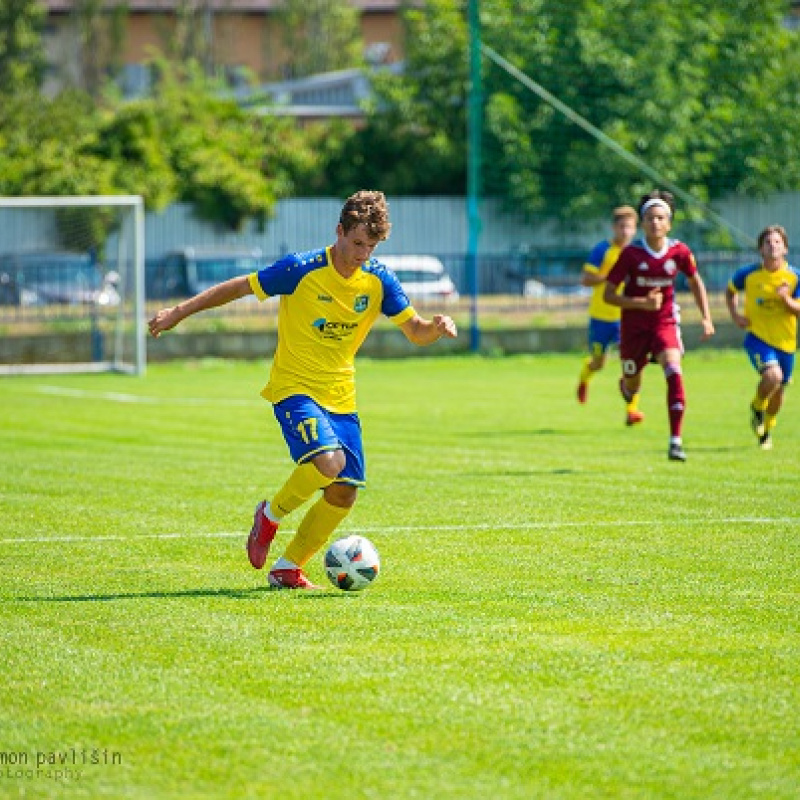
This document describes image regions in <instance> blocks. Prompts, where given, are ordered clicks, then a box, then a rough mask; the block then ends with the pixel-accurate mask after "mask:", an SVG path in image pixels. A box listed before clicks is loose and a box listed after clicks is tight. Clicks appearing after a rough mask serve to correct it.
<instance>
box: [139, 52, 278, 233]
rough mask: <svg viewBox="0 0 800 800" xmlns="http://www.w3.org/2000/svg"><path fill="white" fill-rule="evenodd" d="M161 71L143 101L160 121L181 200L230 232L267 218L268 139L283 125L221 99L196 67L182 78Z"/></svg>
mask: <svg viewBox="0 0 800 800" xmlns="http://www.w3.org/2000/svg"><path fill="white" fill-rule="evenodd" d="M161 72H162V78H161V82H160V84H159V87H158V90H157V93H156V96H155V97H154V98H153V99H152V100H149V101H144V102H145V103H146V104H148V105H150V106H151V108H152V111H153V113H154V114H155V115H156V116H157V118H158V120H159V126H160V130H159V134H160V136H161V137H162V140H163V142H164V146H165V147H166V148H167V151H168V158H169V162H170V165H171V168H172V171H173V173H174V175H175V180H176V184H177V193H178V197H179V199H181V200H185V201H188V202H192V203H194V204H195V207H196V210H197V213H198V215H199V216H200V217H202V218H204V219H208V220H211V221H217V222H219V223H221V224H222V225H224V226H225V227H227V228H230V229H234V230H235V229H238V228H239V227H240V226H241V225H242V223H243V222H244V221H245V219H247V218H248V217H255V218H259V219H265V218H267V217H268V216H269V215H271V213H272V210H273V208H274V204H275V199H276V194H277V192H276V182H275V181H270V180H268V179H267V177H266V176H265V175H264V174H263V173H262V171H261V166H262V163H263V160H264V155H265V153H264V151H265V144H266V137H267V134H268V130H269V128H270V127H271V126H272V125H275V126H280V125H281V124H284V123H281V122H280V121H273V120H266V119H265V118H258V117H254V116H252V115H250V114H248V113H246V112H245V111H243V110H242V109H240V108H239V106H237V105H236V103H235V102H234V101H233V100H226V99H221V98H220V97H219V96H218V95H217V94H216V93H215V92H214V86H213V84H210V83H209V82H208V81H207V80H206V79H205V78H204V77H203V75H202V73H201V71H200V70H199V67H195V68H194V69H191V70H189V71H187V72H186V73H185V74H184V75H183V76H181V75H179V74H178V73H176V72H174V71H169V70H168V69H167V68H165V67H163V66H162V71H161Z"/></svg>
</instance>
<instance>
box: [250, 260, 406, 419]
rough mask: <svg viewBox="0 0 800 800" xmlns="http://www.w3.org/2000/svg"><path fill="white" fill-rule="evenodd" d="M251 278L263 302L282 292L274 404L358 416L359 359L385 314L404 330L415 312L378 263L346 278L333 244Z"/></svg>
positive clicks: (271, 391)
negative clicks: (296, 398) (297, 399)
mask: <svg viewBox="0 0 800 800" xmlns="http://www.w3.org/2000/svg"><path fill="white" fill-rule="evenodd" d="M249 280H250V286H251V287H252V289H253V292H254V293H255V295H256V297H257V298H258V299H259V300H266V299H267V298H268V297H274V296H278V295H280V310H279V312H278V347H277V349H276V350H275V358H274V360H273V362H272V371H271V372H270V377H269V383H268V384H267V385H266V387H265V388H264V390H263V391H262V392H261V394H262V396H263V397H265V398H266V399H267V400H269V401H270V402H271V403H279V402H280V401H281V400H284V399H286V398H287V397H290V396H292V395H308V396H309V397H311V398H312V399H313V400H315V401H316V402H317V403H319V405H320V406H322V407H323V408H325V409H327V410H329V411H333V412H337V413H349V412H353V411H355V410H356V391H355V356H356V353H357V352H358V349H359V347H360V346H361V344H362V342H363V341H364V339H365V338H366V336H367V334H368V333H369V331H370V328H372V326H373V324H374V323H375V320H376V319H377V318H378V315H379V314H381V313H383V314H385V315H386V316H387V317H388V318H389V319H391V320H392V322H394V323H395V324H396V325H402V324H403V323H404V322H406V321H407V320H409V319H411V318H412V317H413V316H414V315H415V313H416V312H415V311H414V308H413V307H412V306H411V303H410V302H409V300H408V297H407V296H406V294H405V292H404V291H403V288H402V286H401V285H400V282H399V281H398V280H397V278H396V277H395V275H394V273H393V272H391V271H390V270H388V269H387V268H386V267H384V266H383V265H381V264H380V263H379V262H378V261H377V260H376V259H374V258H373V259H370V260H369V261H368V262H365V263H364V264H363V265H362V266H361V267H360V268H359V269H358V270H356V272H355V273H354V274H353V275H352V276H351V277H350V278H344V277H343V276H342V275H340V274H339V273H338V272H337V271H336V269H335V268H334V266H333V261H332V259H331V253H330V248H329V247H328V248H324V249H320V250H314V251H312V252H308V253H292V254H291V255H288V256H285V257H284V258H282V259H280V260H279V261H276V262H275V263H274V264H273V265H272V266H270V267H267V268H266V269H262V270H260V271H258V272H254V273H253V274H252V275H250V276H249Z"/></svg>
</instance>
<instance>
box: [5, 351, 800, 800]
mask: <svg viewBox="0 0 800 800" xmlns="http://www.w3.org/2000/svg"><path fill="white" fill-rule="evenodd" d="M580 360H581V358H580V356H578V355H574V356H571V357H570V356H541V357H519V358H507V359H494V360H493V359H475V358H460V359H459V358H452V359H422V360H414V361H402V362H370V361H364V362H362V363H361V364H360V366H359V402H360V409H361V415H362V421H363V425H364V430H365V439H366V447H367V456H368V464H369V488H368V489H367V490H366V491H365V492H363V493H362V496H361V498H360V499H359V502H358V504H357V506H356V508H355V510H354V512H353V513H352V515H351V516H350V518H349V519H348V520H347V522H346V525H345V527H344V529H343V530H346V531H358V532H362V533H364V534H365V535H367V536H369V537H370V538H371V539H372V540H373V541H374V542H375V544H376V545H377V547H378V549H379V551H380V553H381V556H382V559H383V572H382V574H381V576H380V578H379V579H378V581H377V582H376V583H375V584H374V586H373V587H371V588H370V589H369V590H368V591H367V592H365V593H364V594H362V595H348V594H344V593H341V592H339V591H337V590H334V589H333V588H331V590H330V591H329V592H328V591H326V592H324V593H321V594H297V593H280V592H278V593H276V592H269V591H267V590H266V589H265V575H263V574H261V573H256V572H255V571H253V570H252V569H251V567H250V566H249V564H248V562H247V558H246V555H245V551H244V541H245V537H246V534H247V531H248V530H249V528H250V524H251V515H252V509H253V507H254V505H255V503H256V502H257V501H258V500H259V499H260V498H261V497H262V496H264V495H265V494H267V493H269V492H270V491H272V490H274V489H275V488H276V487H277V486H278V485H279V484H280V483H281V482H282V480H283V479H284V478H285V477H286V475H287V474H288V471H289V469H290V467H291V463H290V461H289V459H288V456H287V454H286V451H285V446H284V443H283V440H282V438H281V436H280V433H279V430H278V427H277V425H276V424H275V422H274V420H273V419H272V416H271V411H270V409H269V406H268V405H267V404H266V403H264V402H263V401H262V400H261V399H260V398H259V396H258V391H259V390H260V388H261V386H262V384H263V382H264V379H265V375H266V367H265V365H264V364H239V363H225V362H219V361H214V362H198V363H180V364H173V365H168V366H157V367H153V368H151V369H150V371H149V372H148V374H147V377H146V378H144V379H141V380H139V379H136V378H128V377H121V376H108V375H107V376H70V377H51V376H47V377H44V376H36V377H34V376H31V377H15V378H5V379H2V380H0V443H1V447H2V459H0V476H1V479H0V492H1V494H0V518H1V519H2V530H1V531H0V565H2V581H1V582H0V585H1V586H2V590H1V592H0V612H1V613H2V617H1V618H0V664H1V665H2V677H3V680H2V682H0V769H2V773H1V774H2V777H0V797H85V798H100V797H108V798H147V799H148V800H152V799H153V798H278V797H281V798H284V797H285V798H335V799H336V798H380V799H381V800H383V799H384V798H385V799H388V800H394V798H437V799H438V798H453V800H463V799H465V798H504V799H505V798H521V799H522V798H524V799H525V800H529V799H530V798H551V797H552V798H595V797H608V798H660V797H664V798H724V799H725V800H731V798H770V799H771V800H772V798H796V797H797V796H798V786H800V733H799V731H800V727H799V724H798V719H800V677H799V676H800V632H799V631H798V590H800V570H799V569H798V566H799V565H800V554H799V553H798V539H799V538H800V501H799V500H798V476H799V475H800V397H798V396H797V395H796V394H792V393H791V392H790V393H789V395H788V398H787V403H786V408H785V410H784V414H783V416H782V417H781V418H780V421H779V425H778V428H777V430H776V435H775V449H774V450H773V451H771V452H761V451H759V450H758V449H757V447H756V446H755V438H754V437H753V435H752V433H751V432H750V430H749V424H748V423H749V420H748V415H747V406H748V403H749V400H750V397H751V394H752V390H753V386H754V384H755V375H754V373H752V372H751V370H750V367H749V365H748V364H747V362H746V358H745V356H744V354H743V353H739V352H736V353H720V352H712V351H703V350H698V351H695V352H693V353H690V354H689V356H688V357H687V359H686V361H685V375H686V384H687V392H688V401H689V410H688V413H687V419H686V424H685V430H684V441H685V444H686V449H687V452H688V454H689V461H688V462H687V463H686V464H675V463H670V462H668V461H667V459H666V445H667V421H666V410H665V384H664V379H663V376H662V374H661V373H660V370H658V369H657V368H655V367H651V368H650V369H649V370H648V372H647V374H646V376H645V388H644V393H643V399H642V408H643V410H644V411H645V412H647V413H648V418H647V420H646V422H645V424H644V425H643V426H642V427H641V428H637V429H627V428H625V426H624V425H623V424H622V417H623V408H622V405H621V402H620V400H619V398H618V396H617V394H616V391H615V388H614V387H615V383H616V379H617V372H618V366H617V364H613V365H612V366H611V367H610V368H609V370H608V371H607V372H606V373H605V374H603V375H601V376H599V377H598V378H597V379H596V380H595V382H594V383H593V384H592V387H591V396H590V402H589V404H588V405H587V406H585V407H580V406H578V405H577V403H575V401H574V399H573V397H574V388H575V381H576V377H577V372H578V370H579V367H580ZM299 516H300V515H299V514H295V515H294V516H293V517H292V518H291V520H290V522H289V523H288V524H287V526H286V528H287V530H288V529H291V528H293V527H294V525H296V523H297V522H298V521H299ZM287 540H288V535H287V533H286V532H282V533H281V534H280V536H279V540H278V548H277V549H278V552H280V546H281V545H282V544H283V543H285V542H286V541H287ZM309 572H310V576H311V578H312V579H313V580H316V581H317V582H324V581H325V578H324V576H323V570H322V566H321V559H320V560H317V561H315V562H314V563H313V565H312V567H311V569H310V570H309ZM62 758H66V760H67V763H66V764H59V763H58V762H59V759H62ZM37 759H38V761H40V762H43V763H41V764H40V765H38V769H37ZM95 759H96V760H98V761H99V762H100V763H92V761H93V760H95ZM84 761H85V762H87V763H84ZM26 762H27V763H26ZM53 762H56V763H55V764H54V763H53ZM74 762H77V763H74ZM67 769H68V770H70V772H71V774H70V777H69V778H68V779H65V778H61V777H59V775H58V774H57V771H59V770H61V771H64V770H67Z"/></svg>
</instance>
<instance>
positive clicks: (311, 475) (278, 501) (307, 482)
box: [269, 461, 333, 517]
mask: <svg viewBox="0 0 800 800" xmlns="http://www.w3.org/2000/svg"><path fill="white" fill-rule="evenodd" d="M331 483H333V478H326V477H325V476H324V475H323V474H322V473H321V472H320V471H319V470H318V469H317V467H316V466H315V465H314V463H313V462H311V461H306V462H305V463H304V464H299V465H298V466H297V467H295V470H294V472H293V473H292V474H291V475H290V476H289V480H287V481H286V483H284V484H283V486H282V487H281V488H280V489H279V490H278V491H277V492H276V494H275V496H274V497H273V498H272V500H271V501H270V504H269V507H270V510H271V511H272V512H273V513H274V514H275V516H276V517H285V516H286V515H287V514H291V513H292V511H294V510H295V509H296V508H299V507H300V506H301V505H303V503H305V502H306V500H308V498H309V497H311V495H313V494H314V492H316V491H317V490H318V489H324V488H325V487H326V486H328V485H329V484H331Z"/></svg>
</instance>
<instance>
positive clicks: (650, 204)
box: [640, 197, 672, 219]
mask: <svg viewBox="0 0 800 800" xmlns="http://www.w3.org/2000/svg"><path fill="white" fill-rule="evenodd" d="M653 206H662V207H663V208H664V209H666V212H667V214H669V216H670V219H672V209H671V208H670V207H669V203H667V202H666V201H665V200H662V199H661V198H660V197H654V198H653V199H652V200H648V201H647V202H646V203H644V204H643V205H642V207H641V209H640V213H641V215H642V216H644V214H645V211H647V209H648V208H652V207H653Z"/></svg>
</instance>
